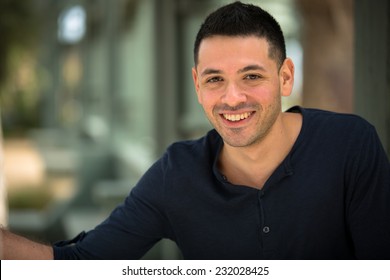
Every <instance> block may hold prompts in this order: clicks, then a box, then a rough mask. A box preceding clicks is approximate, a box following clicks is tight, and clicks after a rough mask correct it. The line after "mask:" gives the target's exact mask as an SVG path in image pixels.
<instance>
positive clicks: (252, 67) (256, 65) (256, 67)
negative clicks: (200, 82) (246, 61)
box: [201, 64, 266, 76]
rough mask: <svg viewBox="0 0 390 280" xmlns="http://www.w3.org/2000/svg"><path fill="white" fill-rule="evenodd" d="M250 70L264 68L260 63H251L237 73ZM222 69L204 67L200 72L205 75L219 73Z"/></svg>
mask: <svg viewBox="0 0 390 280" xmlns="http://www.w3.org/2000/svg"><path fill="white" fill-rule="evenodd" d="M252 70H260V71H266V70H265V68H264V67H263V66H261V65H258V64H251V65H248V66H245V67H244V68H242V69H239V70H238V71H237V73H244V72H248V71H252ZM221 73H222V71H221V70H218V69H213V68H206V69H205V70H204V71H203V72H202V73H201V76H206V75H212V74H221Z"/></svg>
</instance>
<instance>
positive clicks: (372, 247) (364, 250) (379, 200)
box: [346, 125, 390, 259]
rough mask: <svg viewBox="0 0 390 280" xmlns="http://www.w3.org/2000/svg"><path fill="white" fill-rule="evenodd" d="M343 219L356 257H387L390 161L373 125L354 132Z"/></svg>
mask: <svg viewBox="0 0 390 280" xmlns="http://www.w3.org/2000/svg"><path fill="white" fill-rule="evenodd" d="M354 141H355V142H357V143H358V145H353V146H354V147H355V150H354V151H353V153H354V156H352V157H351V160H350V165H349V166H350V171H349V172H350V174H349V176H348V178H349V180H347V181H348V186H347V191H346V199H347V203H346V205H347V208H346V215H347V216H346V219H347V223H348V225H349V230H350V232H351V236H352V243H353V247H354V250H355V255H356V257H357V258H358V259H390V164H389V159H388V157H387V155H386V153H385V151H384V149H383V147H382V144H381V143H380V140H379V137H378V135H377V133H376V131H375V128H374V127H372V126H371V125H369V126H368V127H367V126H366V127H365V129H364V130H363V131H360V133H357V134H356V135H355V138H354Z"/></svg>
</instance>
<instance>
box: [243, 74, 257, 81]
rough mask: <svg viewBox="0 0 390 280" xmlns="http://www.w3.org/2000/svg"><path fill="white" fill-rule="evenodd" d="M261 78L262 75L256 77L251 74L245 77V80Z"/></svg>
mask: <svg viewBox="0 0 390 280" xmlns="http://www.w3.org/2000/svg"><path fill="white" fill-rule="evenodd" d="M260 78H261V76H260V75H256V74H249V75H246V76H245V77H244V79H245V80H257V79H260Z"/></svg>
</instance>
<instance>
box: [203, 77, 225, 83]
mask: <svg viewBox="0 0 390 280" xmlns="http://www.w3.org/2000/svg"><path fill="white" fill-rule="evenodd" d="M220 81H222V78H221V77H212V78H210V79H207V81H206V82H207V83H216V82H220Z"/></svg>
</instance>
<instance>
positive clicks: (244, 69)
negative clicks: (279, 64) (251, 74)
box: [237, 64, 266, 73]
mask: <svg viewBox="0 0 390 280" xmlns="http://www.w3.org/2000/svg"><path fill="white" fill-rule="evenodd" d="M252 70H260V71H266V70H265V68H264V67H263V66H261V65H258V64H251V65H248V66H245V67H244V68H242V69H240V70H238V71H237V72H238V73H244V72H248V71H252Z"/></svg>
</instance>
